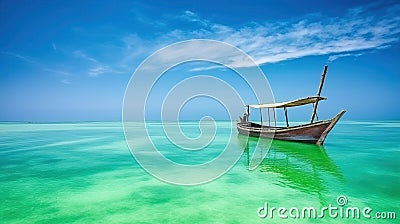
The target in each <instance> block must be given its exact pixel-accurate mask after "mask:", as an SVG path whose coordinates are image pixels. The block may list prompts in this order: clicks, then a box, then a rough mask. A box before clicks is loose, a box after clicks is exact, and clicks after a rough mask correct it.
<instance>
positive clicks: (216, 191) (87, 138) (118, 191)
mask: <svg viewBox="0 0 400 224" xmlns="http://www.w3.org/2000/svg"><path fill="white" fill-rule="evenodd" d="M218 126H219V127H222V129H221V130H219V131H217V137H216V141H218V140H221V138H227V137H232V138H233V139H234V142H235V144H234V146H233V147H235V148H236V149H237V150H241V151H243V155H242V157H241V158H240V160H239V161H238V162H237V164H236V165H235V166H234V167H233V168H232V169H231V170H230V171H229V172H228V173H227V174H226V175H224V176H222V177H221V178H219V179H217V180H215V181H213V182H211V183H208V184H203V185H200V186H192V187H182V186H175V185H170V184H167V183H164V182H161V181H159V180H157V179H155V178H153V177H152V176H151V175H149V174H148V173H147V172H145V171H144V170H143V169H142V168H141V167H140V166H139V165H138V164H137V163H136V162H135V160H134V159H133V157H132V155H131V153H130V151H129V149H128V147H127V145H126V142H125V138H124V133H123V130H122V125H121V124H120V123H117V122H116V123H112V122H111V123H97V122H95V123H93V122H92V123H54V124H25V123H1V124H0V200H1V203H0V220H1V222H2V223H74V222H75V223H281V222H284V223H293V222H294V221H295V222H297V223H305V222H311V223H317V222H318V223H321V222H322V223H343V222H348V223H353V222H355V221H361V222H375V223H397V221H398V219H399V218H397V219H396V220H377V219H366V218H361V220H353V219H350V220H346V219H340V217H339V218H336V219H334V218H330V217H329V215H328V214H326V215H325V216H326V217H325V218H322V219H297V220H293V219H290V218H289V219H288V220H284V219H281V218H279V217H278V216H277V214H274V216H273V218H272V219H271V218H269V217H267V218H265V219H261V218H259V217H258V215H257V210H258V209H259V208H260V207H261V206H264V203H265V202H268V205H269V206H270V207H272V206H274V207H285V208H287V209H289V208H291V207H297V208H300V209H301V208H302V207H310V206H313V207H315V208H316V209H317V210H319V209H320V208H322V207H324V206H328V205H329V204H332V206H338V204H337V202H336V199H337V197H338V196H346V198H347V200H348V203H347V205H345V206H344V208H346V206H353V207H355V206H357V207H360V208H364V207H366V206H368V207H370V208H372V209H373V210H372V212H371V213H370V214H371V216H374V215H375V212H377V211H378V212H381V211H383V212H391V211H394V212H396V213H397V216H399V215H400V211H399V204H400V165H399V161H400V160H399V159H400V141H399V139H400V122H398V121H393V122H348V121H347V122H346V121H345V122H339V124H337V126H336V127H335V128H334V129H333V131H332V132H331V133H330V135H329V136H328V138H327V140H326V142H325V145H324V147H318V146H314V145H308V144H299V143H290V142H283V141H274V142H273V144H272V147H271V149H270V151H269V152H268V154H267V157H266V158H265V159H264V160H263V161H262V163H261V165H260V166H259V167H258V168H257V169H256V170H254V171H250V170H249V169H248V164H249V159H250V158H251V156H252V152H254V150H255V147H256V143H257V139H256V138H250V139H246V138H243V137H242V136H238V134H237V132H236V131H235V132H233V133H230V132H229V129H228V128H227V127H229V123H228V122H218ZM152 127H153V128H154V132H153V133H156V132H157V130H156V129H157V128H159V126H158V125H157V123H155V124H153V125H152ZM185 127H186V129H187V130H189V132H190V131H192V134H193V136H196V135H197V134H196V132H198V131H199V130H198V128H197V123H190V122H188V123H186V124H185ZM224 127H226V128H225V129H224ZM187 130H186V131H187ZM224 130H225V131H224ZM142 132H143V130H138V133H137V137H138V140H137V141H141V136H142V135H143V133H142ZM151 133H152V132H150V134H151ZM188 135H189V136H190V135H191V134H190V133H189V134H188ZM160 144H161V145H162V141H161V143H160ZM265 145H267V144H266V142H265ZM259 147H263V142H262V141H261V144H260V145H259ZM163 150H164V151H169V150H172V149H171V148H170V147H169V146H167V144H166V146H165V147H164V148H163ZM207 150H208V152H210V153H203V154H201V155H200V154H199V156H200V157H199V158H196V161H208V160H210V159H211V158H213V157H215V156H216V155H218V153H219V150H221V146H220V144H211V145H210V146H209V147H208V148H207ZM265 150H267V149H265ZM176 159H179V158H176ZM180 159H183V160H184V159H185V158H180ZM192 159H193V158H192ZM188 160H190V159H188ZM286 214H287V213H286Z"/></svg>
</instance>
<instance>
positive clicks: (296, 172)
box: [238, 135, 344, 203]
mask: <svg viewBox="0 0 400 224" xmlns="http://www.w3.org/2000/svg"><path fill="white" fill-rule="evenodd" d="M238 141H239V144H240V145H241V147H242V148H243V150H244V156H245V157H247V158H246V159H247V161H246V163H247V164H246V166H247V167H248V168H249V166H250V163H251V162H252V161H251V157H253V160H257V159H258V162H257V163H260V164H259V166H258V167H257V169H256V170H259V171H261V172H265V173H273V174H277V176H278V182H277V184H279V185H283V186H287V187H290V188H294V189H297V190H300V191H303V192H306V193H308V194H313V195H317V196H318V198H319V199H320V202H321V203H324V202H325V200H324V198H323V194H324V193H326V192H327V191H328V186H327V184H326V182H327V179H329V178H333V179H335V180H336V181H340V182H344V177H343V174H342V173H341V171H340V169H339V168H338V167H337V166H336V165H335V164H334V163H333V161H332V160H331V159H330V158H329V156H328V155H327V154H326V152H325V149H324V147H323V146H320V145H313V144H304V143H297V142H289V141H281V140H273V142H272V144H270V142H269V141H268V140H266V139H262V138H257V137H251V136H250V137H248V136H243V135H238ZM257 144H258V145H257ZM269 145H271V147H269V149H268V146H269ZM262 150H264V151H265V150H269V151H268V153H267V155H266V156H265V158H264V159H262V157H260V155H262V153H259V152H261V151H262ZM254 152H255V154H254ZM264 154H265V152H264ZM261 159H262V161H260V160H261Z"/></svg>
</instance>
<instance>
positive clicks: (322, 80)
mask: <svg viewBox="0 0 400 224" xmlns="http://www.w3.org/2000/svg"><path fill="white" fill-rule="evenodd" d="M327 70H328V66H327V65H325V66H324V71H323V72H322V76H321V81H320V82H319V87H318V91H317V96H318V97H319V96H320V95H321V91H322V86H323V85H324V81H325V75H326V71H327ZM318 101H319V100H317V101H315V103H314V107H313V111H312V114H311V119H310V123H313V122H314V118H315V114H316V113H317V107H318Z"/></svg>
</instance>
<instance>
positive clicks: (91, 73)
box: [88, 65, 110, 77]
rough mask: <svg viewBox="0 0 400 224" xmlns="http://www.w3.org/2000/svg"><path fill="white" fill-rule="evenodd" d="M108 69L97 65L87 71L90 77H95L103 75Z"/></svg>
mask: <svg viewBox="0 0 400 224" xmlns="http://www.w3.org/2000/svg"><path fill="white" fill-rule="evenodd" d="M109 71H110V68H109V67H108V66H104V65H98V66H95V67H93V68H90V69H89V70H88V74H89V76H91V77H97V76H99V75H101V74H103V73H106V72H109Z"/></svg>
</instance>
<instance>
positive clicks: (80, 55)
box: [74, 50, 99, 63]
mask: <svg viewBox="0 0 400 224" xmlns="http://www.w3.org/2000/svg"><path fill="white" fill-rule="evenodd" d="M74 55H75V56H76V57H78V58H82V59H85V60H87V61H90V62H93V63H99V62H98V61H97V60H96V59H94V58H93V57H90V56H88V55H87V54H85V53H84V52H82V51H81V50H76V51H74Z"/></svg>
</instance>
